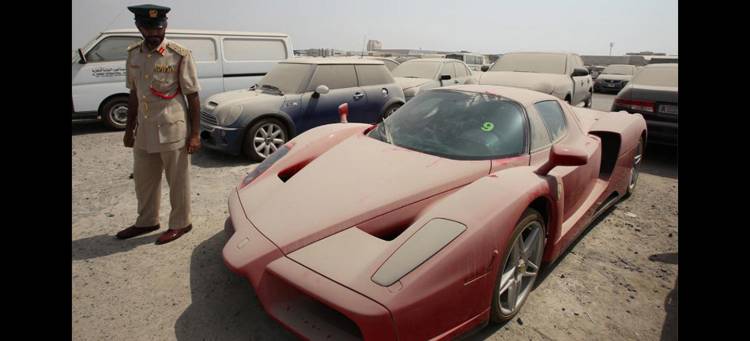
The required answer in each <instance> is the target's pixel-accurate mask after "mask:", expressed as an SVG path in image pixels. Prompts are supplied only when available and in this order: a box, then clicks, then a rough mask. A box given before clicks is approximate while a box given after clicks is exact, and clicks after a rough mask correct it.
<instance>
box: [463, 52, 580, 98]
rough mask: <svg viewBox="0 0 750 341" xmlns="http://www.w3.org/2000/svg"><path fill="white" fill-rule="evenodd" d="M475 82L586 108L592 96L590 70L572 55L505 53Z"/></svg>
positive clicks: (575, 55) (577, 57)
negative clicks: (517, 90)
mask: <svg viewBox="0 0 750 341" xmlns="http://www.w3.org/2000/svg"><path fill="white" fill-rule="evenodd" d="M478 83H479V84H486V85H503V86H512V87H519V88H525V89H530V90H535V91H539V92H542V93H545V94H550V95H552V96H555V97H557V98H559V99H562V100H565V101H566V102H568V103H570V104H573V105H577V104H578V103H581V102H583V103H584V106H585V107H587V108H590V107H591V101H592V98H593V95H594V90H593V81H592V80H591V76H590V75H589V71H588V69H586V68H585V67H584V66H583V60H581V57H580V56H579V55H577V54H575V53H551V52H513V53H506V54H504V55H503V56H502V57H500V59H498V60H497V62H495V65H493V66H492V68H490V69H489V70H488V71H487V72H484V73H482V74H480V75H479V77H478Z"/></svg>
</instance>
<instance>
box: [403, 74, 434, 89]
mask: <svg viewBox="0 0 750 341" xmlns="http://www.w3.org/2000/svg"><path fill="white" fill-rule="evenodd" d="M393 79H394V80H396V84H398V86H400V87H401V89H404V90H406V89H408V88H413V87H415V86H422V85H425V84H427V83H429V82H433V81H434V80H433V79H429V78H406V77H394V78H393Z"/></svg>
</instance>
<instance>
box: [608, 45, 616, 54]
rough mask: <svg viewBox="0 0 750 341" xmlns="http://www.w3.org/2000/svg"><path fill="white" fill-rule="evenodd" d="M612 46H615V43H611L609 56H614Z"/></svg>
mask: <svg viewBox="0 0 750 341" xmlns="http://www.w3.org/2000/svg"><path fill="white" fill-rule="evenodd" d="M612 46H615V43H609V55H610V56H611V55H612Z"/></svg>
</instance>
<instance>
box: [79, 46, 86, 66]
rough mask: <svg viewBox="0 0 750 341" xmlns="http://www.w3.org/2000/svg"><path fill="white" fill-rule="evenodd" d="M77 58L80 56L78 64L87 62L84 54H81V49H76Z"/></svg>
mask: <svg viewBox="0 0 750 341" xmlns="http://www.w3.org/2000/svg"><path fill="white" fill-rule="evenodd" d="M78 58H80V59H79V60H78V64H86V63H87V60H86V55H84V54H83V50H82V49H78Z"/></svg>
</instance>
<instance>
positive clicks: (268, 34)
mask: <svg viewBox="0 0 750 341" xmlns="http://www.w3.org/2000/svg"><path fill="white" fill-rule="evenodd" d="M117 33H134V34H140V32H138V30H137V29H132V28H126V29H116V30H109V31H104V32H102V34H117ZM169 34H197V35H226V36H259V37H280V38H288V37H289V35H288V34H286V33H271V32H240V31H210V30H184V29H171V28H169V29H167V35H169Z"/></svg>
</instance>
